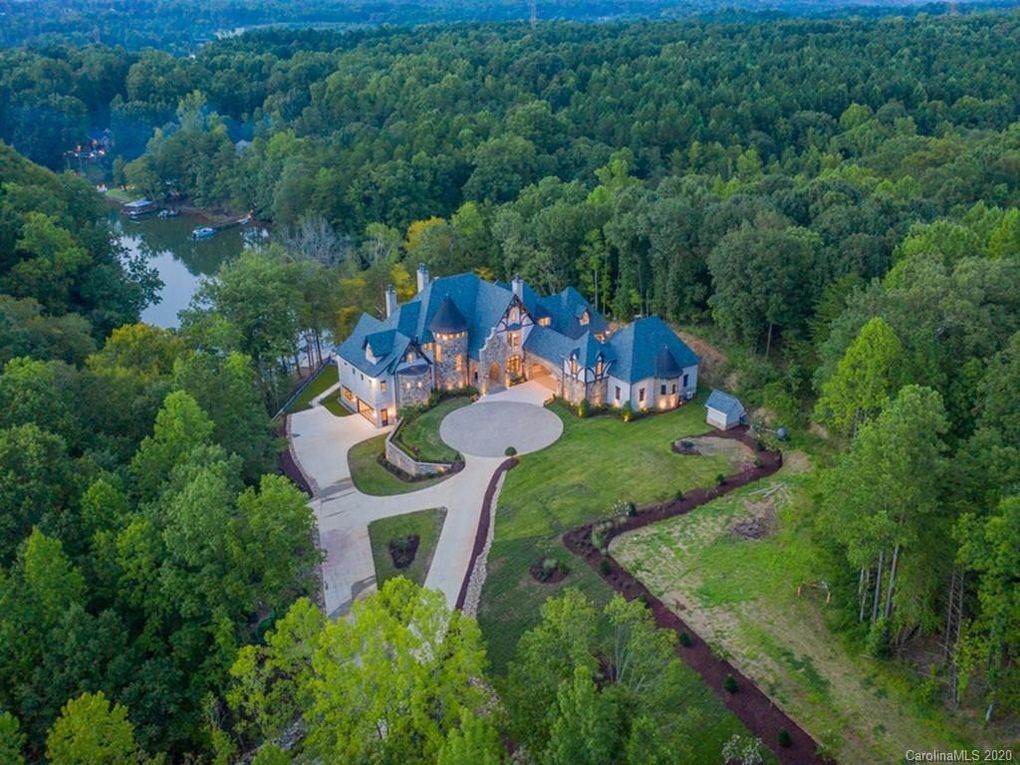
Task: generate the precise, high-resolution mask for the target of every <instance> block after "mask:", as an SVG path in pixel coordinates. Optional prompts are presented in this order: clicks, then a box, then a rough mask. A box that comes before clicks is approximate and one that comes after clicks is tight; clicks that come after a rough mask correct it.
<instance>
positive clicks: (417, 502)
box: [289, 383, 562, 617]
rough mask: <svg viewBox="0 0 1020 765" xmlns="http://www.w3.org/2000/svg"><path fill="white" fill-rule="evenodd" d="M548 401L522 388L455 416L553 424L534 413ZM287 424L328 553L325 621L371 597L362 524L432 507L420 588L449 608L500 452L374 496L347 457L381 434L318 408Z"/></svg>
mask: <svg viewBox="0 0 1020 765" xmlns="http://www.w3.org/2000/svg"><path fill="white" fill-rule="evenodd" d="M548 397H549V390H548V389H547V388H543V387H542V386H541V385H538V384H532V383H526V384H524V385H518V386H515V387H513V388H511V389H509V390H506V391H501V392H500V393H498V394H494V395H492V396H485V397H483V398H482V399H480V400H479V401H478V402H477V403H475V404H473V405H471V406H469V407H464V408H462V409H458V410H456V411H457V412H463V411H465V410H471V409H475V408H476V407H482V406H484V405H487V404H492V403H500V404H501V405H504V406H506V405H509V404H513V405H514V406H515V407H520V406H524V407H527V408H528V409H530V410H533V411H532V412H529V414H532V413H533V412H534V411H537V412H538V413H539V414H548V415H549V416H551V417H553V418H554V419H556V420H557V423H559V418H558V417H556V416H555V415H553V414H551V413H549V412H544V410H540V409H539V410H536V408H535V407H536V404H537V405H538V406H541V403H542V402H543V401H545V400H546V399H547V398H548ZM525 402H527V403H525ZM455 413H456V412H455ZM444 423H445V420H444ZM289 425H290V442H291V448H292V450H293V453H294V457H295V459H296V461H297V463H298V465H299V466H300V467H301V471H302V472H303V473H304V474H305V476H306V478H308V480H309V483H310V484H311V486H312V491H313V493H314V494H313V497H312V499H311V502H310V504H311V506H312V509H313V511H314V512H315V517H316V521H317V524H318V528H319V542H320V545H321V546H322V548H323V550H324V551H325V554H326V557H325V560H324V561H323V564H322V582H323V591H324V592H323V595H324V599H325V605H326V613H327V614H329V615H330V616H331V617H335V616H339V615H341V614H343V613H345V612H346V611H347V610H348V609H349V608H350V606H351V604H352V603H353V601H354V599H355V598H357V597H358V596H360V595H362V594H365V593H368V592H372V591H374V590H375V587H376V585H375V565H374V564H373V562H372V548H371V543H370V541H369V536H368V524H369V523H371V522H372V521H374V520H378V519H379V518H388V517H390V516H394V515H404V514H406V513H412V512H415V511H417V510H425V509H428V508H432V507H445V508H446V520H445V522H444V523H443V529H442V531H441V532H440V536H439V542H438V543H437V546H436V551H435V554H434V555H433V557H432V566H431V567H430V569H429V572H428V575H427V576H426V578H425V586H426V587H432V588H435V589H438V590H440V591H442V592H443V594H444V595H445V596H446V602H447V604H448V605H449V606H450V607H451V608H452V607H453V606H454V604H455V603H456V601H457V595H458V594H459V592H460V587H461V584H462V583H463V581H464V577H465V576H467V573H468V564H469V563H470V560H471V548H472V546H473V543H474V538H475V532H476V530H477V528H478V520H479V518H480V517H481V510H482V500H483V498H484V495H485V489H486V487H487V486H488V484H489V480H490V478H491V477H492V474H493V472H494V471H495V470H496V468H497V467H498V466H499V465H500V463H502V462H503V460H504V459H505V457H504V455H503V451H502V450H500V451H499V453H498V455H495V456H484V455H482V456H477V455H473V454H471V453H468V452H465V462H464V469H463V470H461V471H460V472H459V473H457V474H456V475H453V476H451V477H450V478H447V479H446V480H445V481H442V482H441V483H438V484H434V485H432V486H429V487H428V488H425V489H422V490H420V491H415V492H410V493H407V494H397V495H394V496H389V497H374V496H370V495H367V494H362V493H361V492H360V491H358V490H357V489H356V488H355V487H354V484H353V483H352V481H351V477H350V466H349V464H348V462H347V452H348V451H349V450H350V448H351V447H352V446H354V445H355V444H357V443H359V442H360V441H364V440H365V439H367V438H371V437H373V436H377V435H379V434H380V433H383V432H385V431H380V430H376V429H375V428H373V427H372V426H371V424H370V423H369V422H368V421H367V420H365V419H364V418H362V417H359V416H357V415H351V416H348V417H335V416H334V415H332V414H330V412H329V411H328V410H327V409H325V408H324V407H322V406H321V405H319V404H318V402H317V401H316V402H313V406H312V408H311V409H308V410H306V411H304V412H298V413H297V414H293V415H291V416H290V421H289ZM561 429H562V428H561ZM441 432H442V428H441ZM558 435H559V434H558V433H557V434H556V437H558ZM553 440H555V438H554V439H553ZM517 448H518V449H520V447H517ZM536 448H537V447H536ZM522 451H523V450H522Z"/></svg>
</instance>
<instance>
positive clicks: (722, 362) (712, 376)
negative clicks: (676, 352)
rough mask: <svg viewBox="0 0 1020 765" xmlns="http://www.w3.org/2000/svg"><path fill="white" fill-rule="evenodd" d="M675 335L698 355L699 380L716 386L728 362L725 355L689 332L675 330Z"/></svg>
mask: <svg viewBox="0 0 1020 765" xmlns="http://www.w3.org/2000/svg"><path fill="white" fill-rule="evenodd" d="M677 334H678V335H680V339H682V340H683V341H684V342H685V343H687V345H689V346H690V347H691V350H692V351H694V352H695V353H696V354H698V358H699V359H700V360H701V363H700V365H699V367H698V374H699V375H700V376H701V378H702V379H703V380H704V381H705V382H707V383H711V384H716V385H717V384H718V383H719V375H720V374H722V371H723V370H724V369H725V368H726V365H727V363H728V361H729V360H728V359H727V358H726V354H725V353H723V352H722V351H720V350H719V349H718V348H716V347H715V346H714V345H712V344H711V343H710V342H708V341H707V340H703V339H701V338H700V337H698V336H697V335H692V334H691V333H690V332H685V331H684V330H682V329H680V330H677Z"/></svg>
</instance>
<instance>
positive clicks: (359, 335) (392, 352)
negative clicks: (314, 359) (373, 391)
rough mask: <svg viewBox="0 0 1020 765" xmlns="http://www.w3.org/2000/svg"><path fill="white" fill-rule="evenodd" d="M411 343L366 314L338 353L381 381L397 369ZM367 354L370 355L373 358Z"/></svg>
mask: <svg viewBox="0 0 1020 765" xmlns="http://www.w3.org/2000/svg"><path fill="white" fill-rule="evenodd" d="M410 342H411V339H410V338H409V337H407V335H404V334H402V333H401V332H398V331H396V330H395V329H392V328H387V326H386V324H385V323H384V322H381V321H379V320H378V319H376V318H375V317H374V316H369V315H368V314H367V313H366V314H362V315H361V318H360V319H358V323H357V325H355V327H354V331H353V332H351V335H350V337H348V338H347V339H346V340H344V341H343V342H342V343H341V344H340V345H339V346H338V347H337V349H336V350H337V353H338V354H339V355H340V356H341V357H342V358H343V359H344V360H345V361H347V362H349V363H351V364H353V365H354V366H355V367H357V368H358V369H360V370H361V371H362V372H364V373H365V374H367V375H370V376H372V377H378V376H379V375H380V374H381V373H382V372H384V371H387V372H392V371H393V369H395V368H396V365H397V363H398V362H399V360H400V358H401V356H403V354H404V351H406V350H407V346H408V344H409V343H410ZM366 350H370V351H371V355H372V358H373V359H374V360H370V359H369V355H368V354H367V353H366Z"/></svg>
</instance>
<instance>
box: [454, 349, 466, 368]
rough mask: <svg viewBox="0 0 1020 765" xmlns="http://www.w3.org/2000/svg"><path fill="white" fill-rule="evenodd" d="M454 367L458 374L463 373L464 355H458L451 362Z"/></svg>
mask: <svg viewBox="0 0 1020 765" xmlns="http://www.w3.org/2000/svg"><path fill="white" fill-rule="evenodd" d="M453 364H454V367H455V368H456V370H457V371H458V372H463V371H464V354H463V353H458V354H457V356H456V358H454V360H453Z"/></svg>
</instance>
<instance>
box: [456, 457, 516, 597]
mask: <svg viewBox="0 0 1020 765" xmlns="http://www.w3.org/2000/svg"><path fill="white" fill-rule="evenodd" d="M517 462H518V460H517V458H516V457H510V458H509V459H506V460H503V461H502V462H501V463H500V464H499V467H498V468H496V469H495V471H493V473H492V477H491V478H490V479H489V485H488V486H487V487H486V488H485V497H484V498H483V499H482V514H481V516H479V518H478V528H476V529H475V543H474V545H473V546H472V547H471V558H470V560H469V561H468V567H467V572H466V573H465V574H464V581H463V582H461V583H460V592H459V593H457V602H456V604H455V606H454V607H455V608H459V609H463V608H464V601H465V600H466V599H467V592H468V586H469V585H470V584H471V577H472V576H474V571H475V566H476V565H477V563H478V558H479V556H480V555H481V554H482V552H483V551H484V550H485V543H486V541H488V538H489V524H491V523H492V513H493V510H494V508H493V507H492V502H493V499H494V498H495V496H496V489H497V488H498V487H499V480H500V479H501V478H502V477H503V474H504V473H506V472H507V471H508V470H510V469H511V468H514V467H516V466H517Z"/></svg>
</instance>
